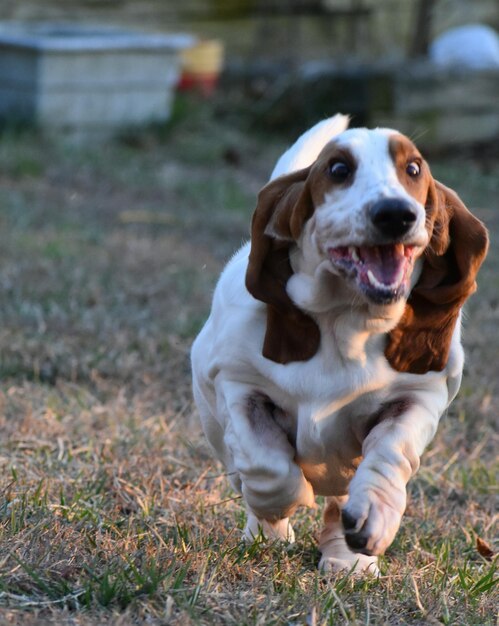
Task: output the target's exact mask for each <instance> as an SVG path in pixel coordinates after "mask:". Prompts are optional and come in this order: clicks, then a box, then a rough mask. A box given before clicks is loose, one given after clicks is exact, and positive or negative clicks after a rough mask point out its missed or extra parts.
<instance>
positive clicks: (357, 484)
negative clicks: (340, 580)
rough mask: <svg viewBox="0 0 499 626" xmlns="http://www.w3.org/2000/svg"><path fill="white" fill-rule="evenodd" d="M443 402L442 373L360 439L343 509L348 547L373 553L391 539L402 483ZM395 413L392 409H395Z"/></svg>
mask: <svg viewBox="0 0 499 626" xmlns="http://www.w3.org/2000/svg"><path fill="white" fill-rule="evenodd" d="M447 402H448V393H447V386H446V384H445V377H444V376H441V377H439V376H437V375H435V380H434V384H433V385H432V387H431V388H429V389H427V390H425V391H421V390H419V391H412V392H411V393H410V394H408V395H407V396H406V397H404V398H403V400H399V401H398V402H397V403H396V404H395V406H396V407H397V410H396V411H395V412H394V413H392V414H391V415H390V414H388V416H387V417H386V418H385V419H382V421H381V422H380V423H379V424H378V425H377V426H375V427H374V428H373V429H372V430H371V431H370V432H369V434H368V435H367V437H366V438H365V440H364V442H363V449H362V451H363V456H364V459H363V460H362V462H361V464H360V465H359V467H358V469H357V471H356V473H355V476H354V477H353V479H352V481H351V483H350V486H349V498H348V502H347V504H346V506H345V508H344V509H343V511H342V521H343V527H344V530H345V539H346V542H347V544H348V546H349V547H350V548H351V549H352V550H354V551H356V552H360V553H363V554H367V555H378V554H383V552H384V551H385V550H386V548H388V546H389V545H390V544H391V543H392V541H393V539H394V537H395V535H396V533H397V531H398V529H399V526H400V522H401V519H402V515H403V513H404V511H405V507H406V499H407V495H406V485H407V482H408V481H409V479H410V478H411V476H413V474H414V473H415V472H416V471H417V469H418V468H419V458H420V456H421V454H422V453H423V450H424V448H425V447H426V445H427V444H428V443H429V442H430V441H431V439H432V438H433V436H434V434H435V432H436V429H437V425H438V420H439V418H440V415H441V414H442V413H443V411H444V410H445V408H446V405H447ZM399 411H400V414H397V413H399Z"/></svg>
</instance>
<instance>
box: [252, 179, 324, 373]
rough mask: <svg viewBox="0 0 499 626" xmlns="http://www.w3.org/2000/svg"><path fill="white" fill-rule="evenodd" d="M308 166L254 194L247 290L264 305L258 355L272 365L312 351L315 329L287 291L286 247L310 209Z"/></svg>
mask: <svg viewBox="0 0 499 626" xmlns="http://www.w3.org/2000/svg"><path fill="white" fill-rule="evenodd" d="M309 172H310V168H306V169H303V170H299V171H297V172H293V173H292V174H289V175H286V176H281V177H279V178H277V179H276V180H274V181H272V182H270V183H269V184H268V185H266V186H265V187H264V188H263V189H262V190H261V192H260V194H259V196H258V204H257V207H256V209H255V212H254V214H253V221H252V225H251V251H250V255H249V263H248V270H247V272H246V287H247V289H248V291H249V292H250V293H251V295H252V296H253V297H255V298H256V299H257V300H261V301H262V302H265V303H266V304H267V329H266V333H265V340H264V344H263V350H262V354H263V356H264V357H266V358H267V359H270V360H271V361H275V362H276V363H289V362H291V361H307V360H308V359H310V358H312V357H313V356H314V354H315V353H316V352H317V350H318V348H319V343H320V331H319V328H318V326H317V324H316V323H315V322H314V320H313V319H312V318H311V317H310V316H308V315H307V314H306V313H304V312H303V311H301V310H300V309H298V308H297V307H296V305H295V304H294V303H293V301H292V300H291V298H290V297H289V296H288V294H287V292H286V283H287V282H288V280H289V278H290V276H291V275H292V273H293V270H292V269H291V263H290V260H289V249H290V247H291V245H292V244H293V243H294V242H296V241H297V239H298V238H299V236H300V233H301V231H302V228H303V226H304V224H305V222H306V221H307V220H308V219H309V217H310V216H311V215H312V213H313V210H314V206H313V203H312V198H311V197H310V191H309V189H308V185H307V183H306V180H307V177H308V174H309Z"/></svg>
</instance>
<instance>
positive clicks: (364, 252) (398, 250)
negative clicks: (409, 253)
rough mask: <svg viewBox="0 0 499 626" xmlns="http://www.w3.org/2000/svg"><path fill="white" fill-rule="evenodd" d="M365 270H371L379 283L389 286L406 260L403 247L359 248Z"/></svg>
mask: <svg viewBox="0 0 499 626" xmlns="http://www.w3.org/2000/svg"><path fill="white" fill-rule="evenodd" d="M359 256H360V258H361V259H362V261H363V262H364V266H365V270H366V273H367V270H371V272H372V273H373V274H374V276H375V277H376V278H377V280H378V281H379V282H380V283H383V284H384V285H391V284H392V283H393V282H395V280H396V279H397V278H398V277H399V273H400V269H401V266H402V265H403V263H405V261H406V259H405V256H404V248H403V246H390V245H388V246H372V247H361V248H359Z"/></svg>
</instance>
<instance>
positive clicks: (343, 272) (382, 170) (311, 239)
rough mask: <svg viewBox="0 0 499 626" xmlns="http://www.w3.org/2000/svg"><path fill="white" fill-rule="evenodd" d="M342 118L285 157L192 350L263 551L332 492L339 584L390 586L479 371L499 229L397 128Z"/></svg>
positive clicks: (215, 444) (219, 450)
mask: <svg viewBox="0 0 499 626" xmlns="http://www.w3.org/2000/svg"><path fill="white" fill-rule="evenodd" d="M348 125H349V119H348V117H347V116H344V115H336V116H334V117H332V118H329V119H327V120H324V121H322V122H320V123H318V124H317V125H316V126H314V127H313V128H311V129H310V130H309V131H307V132H306V133H305V134H304V135H303V136H302V137H300V138H299V139H298V141H297V142H296V143H295V144H294V145H293V146H292V147H291V148H290V149H289V150H288V151H287V152H285V153H284V155H283V156H282V157H281V158H280V159H279V161H278V163H277V165H276V167H275V169H274V172H273V174H272V176H271V180H270V182H269V183H268V184H267V185H266V186H265V187H263V189H262V190H261V192H260V193H259V196H258V203H257V206H256V209H255V212H254V214H253V219H252V225H251V241H250V242H249V243H248V244H246V245H244V246H243V247H242V248H241V249H240V250H239V252H237V253H236V254H235V256H234V257H233V258H232V259H231V260H230V262H229V263H228V264H227V266H226V267H225V269H224V271H223V273H222V275H221V277H220V280H219V282H218V284H217V286H216V289H215V293H214V297H213V306H212V310H211V314H210V316H209V319H208V320H207V322H206V324H205V325H204V327H203V328H202V330H201V332H200V333H199V335H198V337H197V338H196V340H195V341H194V344H193V346H192V353H191V356H192V371H193V394H194V399H195V402H196V404H197V407H198V410H199V414H200V416H201V421H202V425H203V430H204V433H205V435H206V437H207V439H208V442H209V444H210V446H211V447H212V448H213V451H214V452H215V454H216V455H217V456H218V458H219V459H220V460H221V461H222V462H223V464H224V465H225V467H226V468H227V471H228V473H229V476H230V480H231V483H232V486H233V487H234V489H235V490H236V491H237V492H239V493H240V494H242V497H243V499H244V502H245V505H246V507H247V523H246V527H245V531H244V535H245V537H246V538H248V539H249V540H251V539H252V538H255V537H257V536H258V535H259V533H263V535H264V536H266V537H267V538H270V539H282V540H284V541H289V542H291V541H294V532H293V529H292V527H291V524H290V521H289V518H290V516H291V515H292V514H293V512H294V511H295V510H296V508H297V507H299V506H308V507H314V506H315V496H316V495H323V496H326V507H325V514H324V528H323V530H322V532H321V535H320V539H319V550H320V552H321V559H320V563H319V567H320V569H321V570H323V571H340V570H345V569H348V570H350V571H352V572H363V571H364V572H370V573H374V574H376V573H378V572H379V570H378V568H377V556H378V555H380V554H383V553H384V552H385V550H386V549H387V548H388V546H389V545H390V544H391V543H392V541H393V539H394V537H395V535H396V533H397V531H398V528H399V526H400V523H401V518H402V515H403V513H404V510H405V507H406V499H407V496H406V485H407V483H408V481H409V479H410V478H411V476H413V475H414V473H415V472H416V471H417V469H418V467H419V463H420V457H421V454H422V453H423V451H424V449H425V447H426V445H427V444H428V443H429V442H430V441H431V439H432V438H433V436H434V435H435V432H436V429H437V425H438V422H439V419H440V417H441V415H442V414H443V413H444V411H445V410H446V408H447V407H448V406H449V404H450V402H451V401H452V400H453V398H454V397H455V395H456V393H457V391H458V389H459V386H460V383H461V376H462V370H463V363H464V354H463V349H462V346H461V338H460V336H461V308H462V306H463V304H464V302H465V300H466V299H467V298H468V297H469V296H470V295H471V294H472V293H473V292H474V291H475V289H476V280H475V279H476V275H477V272H478V270H479V268H480V265H481V264H482V262H483V259H484V257H485V255H486V251H487V246H488V237H487V231H486V229H485V227H484V225H483V224H482V223H481V222H480V221H479V220H478V219H477V218H476V217H474V216H473V215H472V214H471V213H470V212H469V210H468V209H467V208H466V207H465V205H464V204H463V202H462V201H461V200H460V199H459V197H458V196H457V195H456V193H455V192H454V191H452V190H451V189H448V188H447V187H445V186H444V185H442V184H441V183H440V182H438V181H436V180H435V179H434V178H433V177H432V175H431V172H430V169H429V166H428V164H427V162H426V161H425V160H424V158H423V157H422V156H421V154H420V152H419V151H418V149H417V148H416V146H415V145H414V144H413V143H412V141H410V140H409V139H408V138H407V137H406V136H404V135H402V134H401V133H399V132H397V131H395V130H391V129H381V128H378V129H374V130H368V129H365V128H348Z"/></svg>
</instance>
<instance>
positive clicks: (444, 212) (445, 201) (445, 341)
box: [385, 181, 488, 374]
mask: <svg viewBox="0 0 499 626" xmlns="http://www.w3.org/2000/svg"><path fill="white" fill-rule="evenodd" d="M426 210H427V228H432V236H431V239H430V244H429V246H428V247H427V249H426V251H425V254H424V264H423V270H422V273H421V276H420V278H419V280H418V283H417V284H416V285H415V287H414V289H413V290H412V292H411V295H410V297H409V299H408V301H407V304H406V307H405V310H404V314H403V316H402V319H401V321H400V322H399V324H398V326H396V328H395V329H394V330H393V331H392V332H391V333H390V336H389V341H388V345H387V347H386V350H385V356H386V358H387V359H388V361H389V363H390V365H391V366H392V367H393V368H394V369H396V370H398V371H399V372H410V373H412V374H425V373H426V372H428V371H436V372H440V371H442V370H443V369H444V368H445V366H446V364H447V360H448V358H449V352H450V344H451V340H452V335H453V332H454V329H455V326H456V323H457V319H458V316H459V311H460V309H461V307H462V305H463V304H464V302H465V300H466V299H467V298H468V297H469V296H470V295H471V294H472V293H473V292H474V291H475V290H476V280H475V279H476V275H477V272H478V270H479V268H480V265H481V264H482V262H483V260H484V258H485V254H486V252H487V247H488V236H487V230H486V229H485V227H484V225H483V224H482V222H480V220H478V219H477V218H476V217H474V216H473V215H472V214H471V213H470V212H469V211H468V209H467V208H466V207H465V206H464V204H463V203H462V201H461V200H460V198H459V197H458V196H457V194H456V193H455V192H454V191H452V190H451V189H448V188H447V187H445V186H444V185H442V184H441V183H439V182H437V181H434V183H433V182H432V184H431V186H430V193H429V195H428V201H427V207H426Z"/></svg>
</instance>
